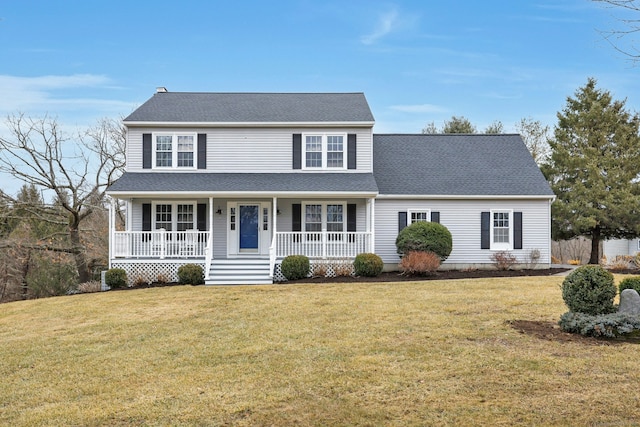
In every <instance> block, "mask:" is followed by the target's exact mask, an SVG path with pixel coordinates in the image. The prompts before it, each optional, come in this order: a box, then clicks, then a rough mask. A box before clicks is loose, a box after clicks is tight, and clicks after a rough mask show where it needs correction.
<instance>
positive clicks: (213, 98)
mask: <svg viewBox="0 0 640 427" xmlns="http://www.w3.org/2000/svg"><path fill="white" fill-rule="evenodd" d="M373 121H374V119H373V114H372V113H371V110H370V109H369V104H368V103H367V100H366V98H365V96H364V94H363V93H361V92H359V93H203V92H158V93H156V94H155V95H153V96H152V97H151V98H150V99H149V100H148V101H147V102H145V103H144V104H142V105H141V106H140V107H139V108H138V109H136V110H135V111H134V112H133V113H131V114H130V115H129V116H128V117H127V118H126V119H124V122H125V123H132V122H176V123H181V122H183V123H198V122H200V123H296V122H298V123H309V122H311V123H315V122H319V123H328V122H339V123H344V122H365V123H370V124H373Z"/></svg>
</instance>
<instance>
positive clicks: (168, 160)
mask: <svg viewBox="0 0 640 427" xmlns="http://www.w3.org/2000/svg"><path fill="white" fill-rule="evenodd" d="M196 140H197V136H196V134H195V133H155V134H153V164H154V165H155V167H156V168H185V169H193V168H194V167H195V165H196V162H197V159H196V156H197V150H196V149H195V147H196Z"/></svg>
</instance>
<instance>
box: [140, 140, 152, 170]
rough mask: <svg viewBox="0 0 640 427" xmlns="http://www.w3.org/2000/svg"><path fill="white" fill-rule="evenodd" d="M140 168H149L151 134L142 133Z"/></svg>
mask: <svg viewBox="0 0 640 427" xmlns="http://www.w3.org/2000/svg"><path fill="white" fill-rule="evenodd" d="M142 169H151V134H150V133H143V134H142Z"/></svg>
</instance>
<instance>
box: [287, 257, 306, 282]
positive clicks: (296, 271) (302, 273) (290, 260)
mask: <svg viewBox="0 0 640 427" xmlns="http://www.w3.org/2000/svg"><path fill="white" fill-rule="evenodd" d="M310 268H311V266H310V265H309V258H307V257H306V256H304V255H289V256H288V257H286V258H285V259H283V260H282V265H281V266H280V269H281V270H282V275H283V276H284V277H286V278H287V280H298V279H304V278H305V277H307V276H308V275H309V271H310Z"/></svg>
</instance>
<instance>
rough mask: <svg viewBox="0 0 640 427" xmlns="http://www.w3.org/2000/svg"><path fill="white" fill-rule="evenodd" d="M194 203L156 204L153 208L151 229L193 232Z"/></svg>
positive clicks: (194, 227) (194, 222)
mask: <svg viewBox="0 0 640 427" xmlns="http://www.w3.org/2000/svg"><path fill="white" fill-rule="evenodd" d="M195 212H196V210H195V203H158V204H156V205H155V208H154V216H153V229H155V230H160V229H165V230H167V231H173V230H175V231H186V230H195V229H196V228H197V226H196V214H195Z"/></svg>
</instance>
